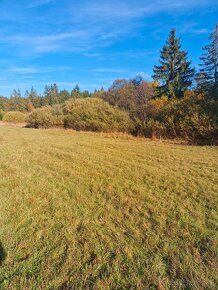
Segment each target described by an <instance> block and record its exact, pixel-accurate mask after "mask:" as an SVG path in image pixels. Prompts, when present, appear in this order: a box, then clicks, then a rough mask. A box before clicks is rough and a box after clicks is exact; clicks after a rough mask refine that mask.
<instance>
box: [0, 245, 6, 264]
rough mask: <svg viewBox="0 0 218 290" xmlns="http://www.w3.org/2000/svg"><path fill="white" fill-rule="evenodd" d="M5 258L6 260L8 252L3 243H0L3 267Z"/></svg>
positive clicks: (0, 258) (0, 259) (0, 262)
mask: <svg viewBox="0 0 218 290" xmlns="http://www.w3.org/2000/svg"><path fill="white" fill-rule="evenodd" d="M5 258H6V252H5V250H4V248H3V246H2V243H1V242H0V266H1V265H2V263H3V261H4V260H5Z"/></svg>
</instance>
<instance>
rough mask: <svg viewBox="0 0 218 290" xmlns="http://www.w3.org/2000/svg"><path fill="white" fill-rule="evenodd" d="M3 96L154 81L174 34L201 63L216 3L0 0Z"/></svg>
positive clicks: (217, 18)
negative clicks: (123, 80) (53, 86)
mask: <svg viewBox="0 0 218 290" xmlns="http://www.w3.org/2000/svg"><path fill="white" fill-rule="evenodd" d="M0 11H1V17H0V95H5V96H10V94H11V92H12V90H13V88H19V89H20V90H21V92H22V93H24V92H25V90H26V89H30V88H31V86H34V87H35V88H36V89H37V91H38V92H39V93H43V90H44V86H45V84H51V83H54V82H55V83H57V84H58V86H59V88H60V89H63V88H66V89H68V90H71V89H72V88H73V87H74V86H75V84H76V83H78V84H79V85H80V87H81V89H83V90H84V89H88V90H90V91H92V90H94V89H95V88H100V87H101V86H104V87H105V88H107V87H108V86H110V84H111V83H112V81H113V80H114V79H117V78H132V77H134V76H135V75H136V74H139V73H140V74H142V75H143V76H144V77H145V79H150V77H151V75H152V69H153V65H154V64H157V63H158V58H159V50H160V49H161V48H162V46H163V44H164V42H165V40H166V38H167V36H168V33H169V30H170V29H171V28H173V27H175V28H176V29H177V35H178V36H179V37H180V38H181V40H182V47H183V49H185V50H188V51H189V58H190V59H191V60H192V61H193V65H194V66H197V65H198V63H199V57H200V55H201V52H202V50H201V48H202V46H204V45H206V44H207V43H208V40H207V38H208V36H209V34H210V32H211V31H212V30H213V29H214V26H215V24H216V23H217V22H218V0H213V1H212V0H162V1H161V0H148V1H145V0H137V1H133V0H126V1H123V0H120V1H115V0H110V1H105V0H101V1H100V0H89V1H88V0H80V1H77V0H75V1H73V0H19V1H15V0H0Z"/></svg>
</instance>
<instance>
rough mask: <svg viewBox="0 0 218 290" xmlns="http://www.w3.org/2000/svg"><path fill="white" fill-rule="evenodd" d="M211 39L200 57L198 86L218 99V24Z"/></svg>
mask: <svg viewBox="0 0 218 290" xmlns="http://www.w3.org/2000/svg"><path fill="white" fill-rule="evenodd" d="M209 40H211V43H210V44H209V45H207V46H205V47H204V48H203V49H204V50H206V52H205V53H204V54H203V55H202V57H201V58H200V60H201V61H202V63H201V64H200V66H201V67H202V69H200V72H199V73H198V74H197V77H196V81H197V88H198V89H199V90H201V91H202V92H205V93H206V94H208V95H209V96H211V97H214V98H217V99H218V24H217V25H216V28H215V31H214V32H212V33H211V35H210V36H209Z"/></svg>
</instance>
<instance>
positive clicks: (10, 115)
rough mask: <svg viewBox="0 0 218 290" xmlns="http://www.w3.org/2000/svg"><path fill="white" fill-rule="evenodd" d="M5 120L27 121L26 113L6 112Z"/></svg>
mask: <svg viewBox="0 0 218 290" xmlns="http://www.w3.org/2000/svg"><path fill="white" fill-rule="evenodd" d="M2 121H3V122H8V123H14V124H16V123H25V122H26V115H25V114H24V113H21V112H16V111H11V112H7V113H5V114H4V116H3V118H2Z"/></svg>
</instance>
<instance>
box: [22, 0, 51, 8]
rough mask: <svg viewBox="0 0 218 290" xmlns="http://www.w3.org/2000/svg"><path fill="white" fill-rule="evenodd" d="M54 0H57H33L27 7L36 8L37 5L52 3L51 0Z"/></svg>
mask: <svg viewBox="0 0 218 290" xmlns="http://www.w3.org/2000/svg"><path fill="white" fill-rule="evenodd" d="M54 1H56V0H32V1H31V3H30V4H29V5H27V7H26V8H36V7H40V6H44V5H47V4H50V3H51V2H54Z"/></svg>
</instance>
